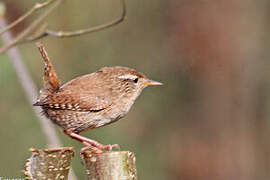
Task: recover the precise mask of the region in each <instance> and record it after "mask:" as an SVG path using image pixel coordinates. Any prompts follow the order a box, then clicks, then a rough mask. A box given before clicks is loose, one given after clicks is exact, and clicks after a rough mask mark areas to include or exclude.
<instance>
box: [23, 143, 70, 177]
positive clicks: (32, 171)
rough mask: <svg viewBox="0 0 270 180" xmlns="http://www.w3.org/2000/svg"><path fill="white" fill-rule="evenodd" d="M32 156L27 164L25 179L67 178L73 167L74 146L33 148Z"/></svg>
mask: <svg viewBox="0 0 270 180" xmlns="http://www.w3.org/2000/svg"><path fill="white" fill-rule="evenodd" d="M30 151H31V152H32V156H31V157H30V158H29V159H28V160H27V162H26V164H25V171H24V174H25V176H26V177H25V179H48V180H49V179H51V180H52V179H59V180H67V179H68V173H69V169H70V168H71V166H70V163H71V157H73V156H74V150H73V148H72V147H64V148H52V149H44V150H43V149H41V150H38V149H33V148H31V149H30Z"/></svg>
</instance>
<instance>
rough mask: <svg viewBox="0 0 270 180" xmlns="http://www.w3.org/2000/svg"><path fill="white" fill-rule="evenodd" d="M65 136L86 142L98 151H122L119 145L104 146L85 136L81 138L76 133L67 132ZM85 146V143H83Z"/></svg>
mask: <svg viewBox="0 0 270 180" xmlns="http://www.w3.org/2000/svg"><path fill="white" fill-rule="evenodd" d="M64 133H65V134H67V135H69V136H70V137H71V138H74V139H77V140H79V141H80V142H82V143H83V142H86V143H88V144H90V145H91V146H94V147H96V148H97V149H105V150H109V151H111V150H112V148H117V149H120V147H119V145H118V144H108V145H103V144H100V143H99V142H97V141H95V140H92V139H89V138H86V137H84V136H81V135H79V134H76V133H74V132H67V131H64ZM83 144H84V143H83Z"/></svg>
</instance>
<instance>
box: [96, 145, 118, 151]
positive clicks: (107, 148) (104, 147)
mask: <svg viewBox="0 0 270 180" xmlns="http://www.w3.org/2000/svg"><path fill="white" fill-rule="evenodd" d="M98 148H99V149H105V150H108V151H111V150H112V149H113V148H116V149H118V150H120V146H119V145H118V144H107V145H103V144H99V146H98Z"/></svg>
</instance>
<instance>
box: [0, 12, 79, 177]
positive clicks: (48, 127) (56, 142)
mask: <svg viewBox="0 0 270 180" xmlns="http://www.w3.org/2000/svg"><path fill="white" fill-rule="evenodd" d="M5 26H6V22H5V20H4V19H3V18H1V17H0V28H4V27H5ZM2 39H3V42H4V43H10V42H12V35H11V33H10V32H7V33H5V34H2ZM7 54H8V56H9V58H10V60H11V63H12V65H13V67H14V69H15V72H16V74H17V77H18V79H19V82H20V84H21V86H22V87H23V90H24V92H25V94H26V97H27V100H28V102H29V103H30V104H31V106H32V104H33V100H35V99H37V96H38V94H37V87H36V86H35V84H34V81H33V80H32V78H31V76H30V75H29V73H28V71H27V69H26V67H25V65H24V63H23V60H22V57H21V54H20V52H19V50H18V48H16V47H14V48H12V49H10V50H9V51H8V53H7ZM32 108H33V110H34V113H35V115H36V117H37V119H38V120H39V122H40V127H41V129H42V131H43V133H44V134H45V137H46V140H47V143H48V146H49V147H60V146H61V141H60V139H59V137H58V136H57V133H56V131H55V129H54V127H53V124H52V123H49V122H48V119H46V118H45V117H44V116H41V113H40V112H41V109H40V107H34V106H32ZM71 177H72V179H73V180H76V179H77V178H76V176H75V175H74V173H73V171H71Z"/></svg>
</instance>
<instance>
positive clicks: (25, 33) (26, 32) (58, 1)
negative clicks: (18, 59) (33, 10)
mask: <svg viewBox="0 0 270 180" xmlns="http://www.w3.org/2000/svg"><path fill="white" fill-rule="evenodd" d="M63 1H64V0H56V1H55V3H54V4H52V6H51V7H50V8H49V9H47V11H45V12H44V13H43V14H41V15H40V16H39V17H38V18H37V19H36V20H35V21H34V22H33V23H32V24H31V25H30V26H29V27H27V28H26V29H25V30H24V31H23V32H21V33H20V34H19V35H18V36H17V37H16V38H14V39H13V40H12V42H10V43H8V44H7V45H4V46H3V47H2V48H1V49H0V54H2V53H4V52H6V51H7V50H8V49H9V48H11V47H13V46H15V45H17V44H18V43H19V42H20V41H22V40H24V39H26V37H27V36H28V35H30V33H32V32H33V30H34V29H35V28H36V27H38V25H40V23H41V22H42V21H43V20H44V19H45V18H46V17H47V16H48V15H49V14H50V13H51V12H52V11H53V10H54V9H55V8H57V7H58V6H59V5H60V4H61V3H62V2H63Z"/></svg>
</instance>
